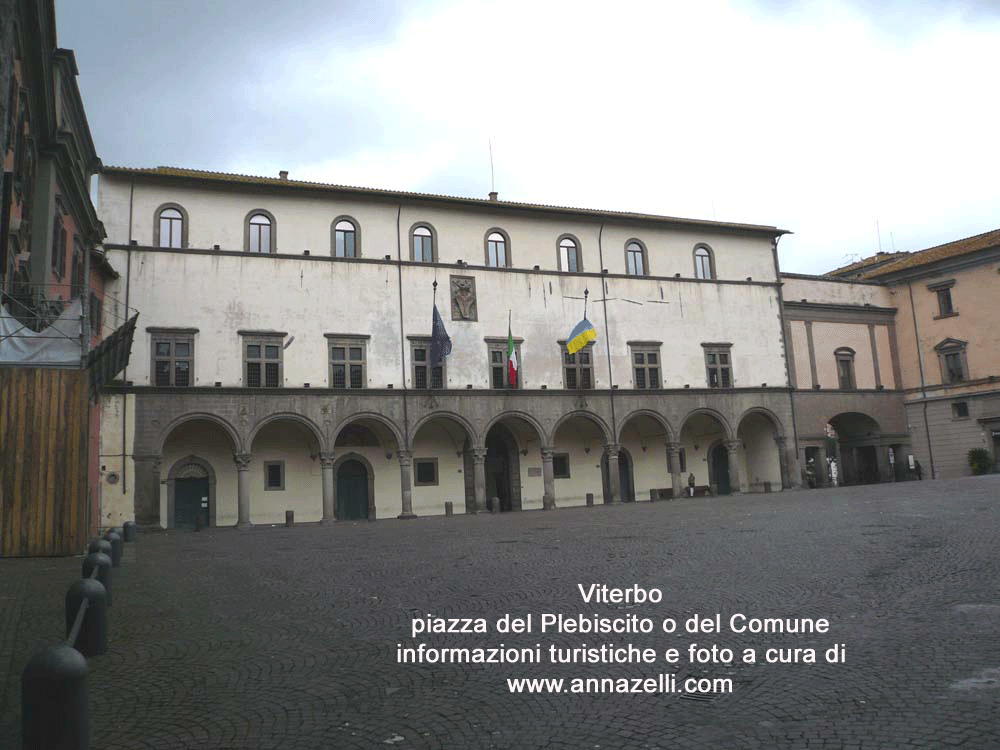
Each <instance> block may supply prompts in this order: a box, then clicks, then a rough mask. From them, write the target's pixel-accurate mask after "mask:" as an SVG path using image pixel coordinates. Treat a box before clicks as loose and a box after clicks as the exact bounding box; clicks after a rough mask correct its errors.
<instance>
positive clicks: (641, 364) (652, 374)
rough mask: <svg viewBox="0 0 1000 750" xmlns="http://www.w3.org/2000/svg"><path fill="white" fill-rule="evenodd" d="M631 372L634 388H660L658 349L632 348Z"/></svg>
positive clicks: (647, 347) (652, 347)
mask: <svg viewBox="0 0 1000 750" xmlns="http://www.w3.org/2000/svg"><path fill="white" fill-rule="evenodd" d="M632 372H633V374H634V376H635V387H636V388H659V387H660V347H659V346H651V345H650V346H633V347H632Z"/></svg>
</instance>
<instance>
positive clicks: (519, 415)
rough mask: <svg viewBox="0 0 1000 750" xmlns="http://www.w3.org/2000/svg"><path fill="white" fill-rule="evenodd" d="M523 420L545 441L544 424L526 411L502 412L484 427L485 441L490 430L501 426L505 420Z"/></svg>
mask: <svg viewBox="0 0 1000 750" xmlns="http://www.w3.org/2000/svg"><path fill="white" fill-rule="evenodd" d="M512 418H513V419H522V420H524V421H525V422H527V423H528V424H529V425H531V426H532V427H533V428H534V429H535V432H537V433H538V439H539V441H542V440H545V428H544V427H542V423H541V422H539V421H538V419H536V418H535V417H534V416H533V415H531V414H529V413H528V412H526V411H516V410H515V411H502V412H500V413H499V414H497V415H495V416H494V417H492V418H491V419H490V420H489V421H488V422H487V423H486V425H485V426H484V427H483V439H484V440H485V439H486V435H487V434H488V433H489V431H490V429H491V428H492V427H493V425H495V424H499V423H500V422H502V421H503V420H505V419H512Z"/></svg>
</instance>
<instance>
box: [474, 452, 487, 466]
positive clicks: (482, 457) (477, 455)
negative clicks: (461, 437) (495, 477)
mask: <svg viewBox="0 0 1000 750" xmlns="http://www.w3.org/2000/svg"><path fill="white" fill-rule="evenodd" d="M472 460H473V462H474V463H477V464H482V463H486V449H485V448H473V449H472Z"/></svg>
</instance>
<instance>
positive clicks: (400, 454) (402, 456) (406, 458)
mask: <svg viewBox="0 0 1000 750" xmlns="http://www.w3.org/2000/svg"><path fill="white" fill-rule="evenodd" d="M396 458H398V459H399V465H400V466H409V465H410V464H411V463H413V451H396Z"/></svg>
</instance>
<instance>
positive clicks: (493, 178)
mask: <svg viewBox="0 0 1000 750" xmlns="http://www.w3.org/2000/svg"><path fill="white" fill-rule="evenodd" d="M488 142H489V144H490V191H491V192H496V189H497V180H496V174H495V173H494V172H493V139H492V138H490V139H488Z"/></svg>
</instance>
